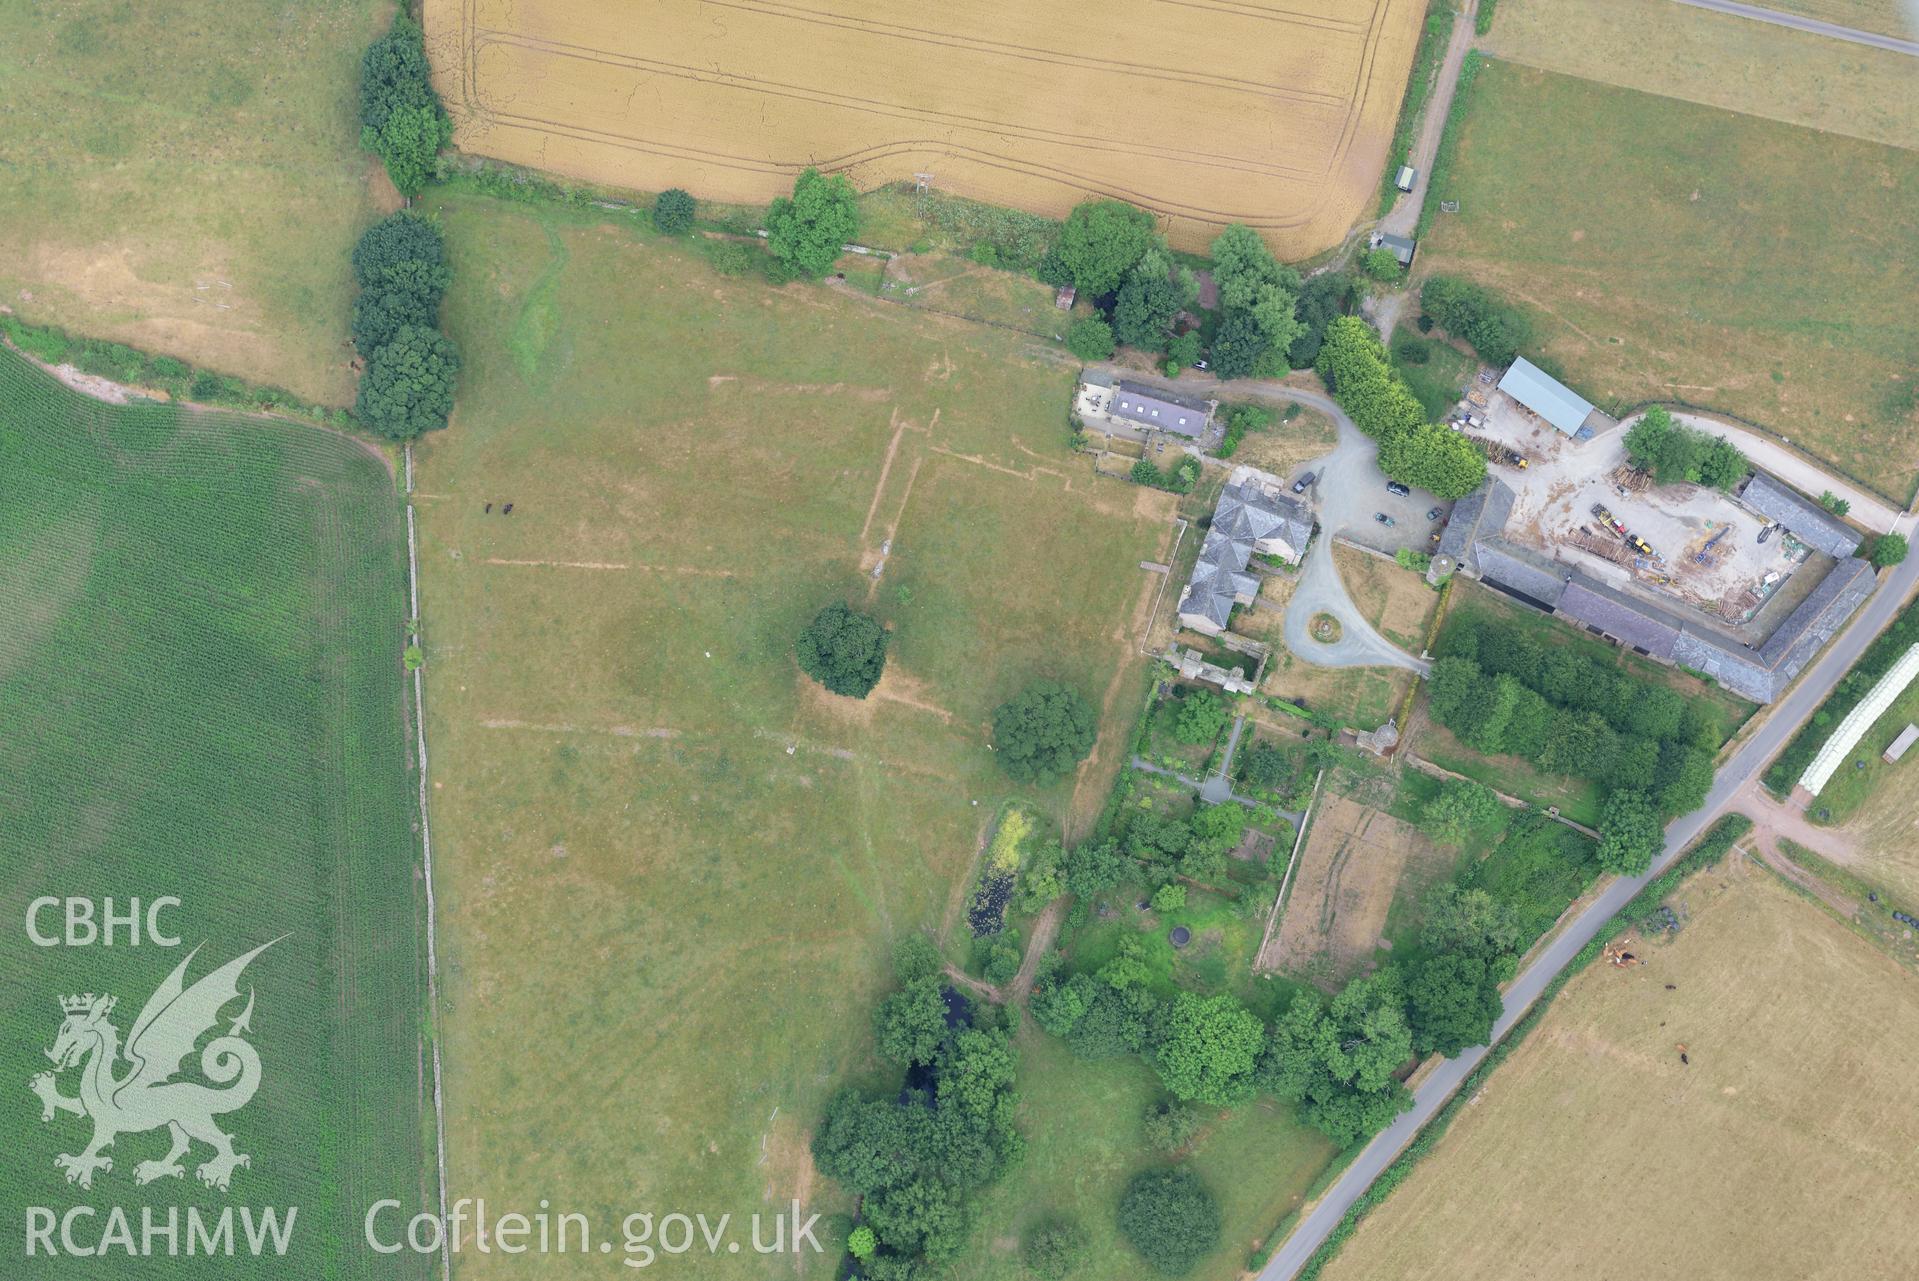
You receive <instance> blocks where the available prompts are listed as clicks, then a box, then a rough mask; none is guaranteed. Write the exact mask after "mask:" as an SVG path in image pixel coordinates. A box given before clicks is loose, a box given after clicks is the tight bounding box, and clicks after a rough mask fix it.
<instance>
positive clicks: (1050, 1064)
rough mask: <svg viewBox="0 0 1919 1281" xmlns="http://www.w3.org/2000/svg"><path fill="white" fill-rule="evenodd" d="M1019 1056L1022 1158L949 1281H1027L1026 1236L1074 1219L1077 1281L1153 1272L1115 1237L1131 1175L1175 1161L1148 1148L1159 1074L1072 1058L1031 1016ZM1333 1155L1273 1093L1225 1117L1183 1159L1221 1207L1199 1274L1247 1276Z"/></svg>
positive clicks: (1226, 1279) (1136, 1064)
mask: <svg viewBox="0 0 1919 1281" xmlns="http://www.w3.org/2000/svg"><path fill="white" fill-rule="evenodd" d="M1019 1051H1020V1096H1021V1097H1020V1102H1021V1107H1020V1128H1021V1130H1022V1131H1023V1132H1024V1133H1025V1135H1026V1142H1027V1152H1026V1157H1025V1159H1024V1160H1023V1161H1022V1162H1021V1163H1020V1164H1019V1166H1018V1167H1016V1168H1015V1169H1014V1170H1013V1172H1012V1173H1011V1174H1009V1175H1008V1176H1007V1177H1006V1179H1005V1180H1004V1181H1003V1182H1002V1183H1000V1184H999V1185H998V1186H997V1187H995V1188H993V1189H991V1190H990V1191H989V1192H988V1193H987V1195H986V1196H985V1197H983V1198H982V1199H981V1202H980V1218H981V1219H982V1220H983V1221H984V1222H985V1223H987V1224H988V1225H989V1227H988V1228H987V1230H985V1231H982V1232H981V1233H979V1234H978V1236H977V1238H976V1239H975V1241H974V1244H973V1246H972V1248H971V1249H969V1250H968V1252H967V1253H966V1255H965V1256H964V1257H963V1258H961V1259H960V1260H958V1261H957V1262H955V1263H954V1264H952V1265H951V1266H950V1267H949V1268H948V1269H947V1271H946V1274H945V1275H947V1276H949V1277H951V1278H952V1281H1030V1278H1031V1277H1032V1273H1030V1272H1028V1271H1027V1270H1026V1268H1025V1267H1024V1266H1023V1265H1022V1264H1021V1263H1020V1260H1019V1254H1018V1240H1019V1235H1020V1233H1021V1232H1023V1231H1024V1230H1026V1229H1027V1228H1030V1227H1034V1226H1036V1225H1038V1224H1040V1223H1042V1222H1044V1221H1046V1220H1047V1219H1050V1218H1055V1217H1066V1218H1071V1219H1073V1220H1075V1221H1077V1222H1078V1223H1079V1224H1080V1226H1081V1227H1083V1228H1084V1229H1085V1230H1086V1234H1087V1237H1088V1249H1087V1254H1086V1259H1085V1261H1084V1262H1083V1263H1082V1264H1081V1265H1080V1268H1079V1270H1078V1271H1077V1272H1076V1273H1075V1274H1074V1275H1075V1276H1083V1277H1102V1278H1104V1277H1146V1276H1150V1275H1153V1274H1152V1273H1151V1271H1150V1269H1149V1268H1148V1267H1147V1266H1146V1264H1145V1263H1143V1262H1142V1261H1141V1259H1140V1257H1139V1255H1138V1254H1136V1253H1134V1252H1133V1249H1132V1247H1130V1246H1129V1245H1127V1244H1126V1242H1125V1240H1124V1239H1123V1238H1122V1237H1121V1236H1120V1235H1119V1231H1118V1228H1117V1226H1116V1224H1115V1222H1114V1215H1113V1208H1114V1206H1116V1205H1117V1204H1118V1203H1119V1197H1120V1193H1121V1192H1122V1191H1123V1190H1124V1189H1125V1186H1126V1181H1127V1180H1128V1179H1130V1178H1131V1177H1132V1176H1133V1174H1134V1172H1135V1171H1138V1170H1142V1169H1146V1168H1148V1167H1152V1166H1160V1165H1167V1164H1170V1163H1171V1162H1172V1159H1173V1158H1171V1157H1169V1156H1165V1155H1162V1154H1159V1153H1156V1152H1151V1151H1149V1150H1147V1149H1146V1147H1145V1144H1144V1142H1143V1141H1142V1139H1141V1136H1140V1122H1141V1119H1142V1118H1143V1116H1144V1115H1145V1112H1146V1109H1147V1107H1148V1106H1150V1105H1151V1104H1153V1103H1154V1102H1156V1101H1157V1100H1159V1099H1161V1098H1162V1097H1163V1096H1164V1091H1163V1090H1162V1089H1161V1088H1160V1084H1159V1078H1158V1077H1157V1076H1155V1075H1154V1073H1153V1069H1152V1068H1151V1067H1149V1066H1148V1065H1147V1064H1146V1063H1145V1062H1144V1061H1143V1060H1141V1059H1139V1058H1138V1057H1134V1056H1127V1057H1123V1058H1117V1059H1103V1060H1100V1061H1097V1062H1091V1063H1089V1062H1085V1061H1083V1060H1080V1059H1076V1058H1074V1057H1073V1055H1072V1053H1071V1052H1070V1051H1068V1050H1067V1048H1066V1046H1065V1045H1064V1044H1063V1043H1062V1042H1060V1041H1058V1040H1055V1039H1054V1038H1052V1037H1050V1036H1047V1035H1046V1034H1045V1033H1044V1032H1042V1031H1040V1030H1039V1028H1038V1027H1037V1026H1033V1025H1031V1024H1030V1021H1029V1026H1028V1027H1027V1029H1026V1030H1025V1031H1023V1032H1022V1033H1021V1034H1020V1037H1019ZM1332 1157H1333V1148H1332V1144H1331V1143H1329V1142H1328V1141H1327V1140H1325V1139H1324V1138H1322V1137H1320V1136H1319V1135H1318V1134H1317V1133H1315V1132H1313V1131H1311V1130H1308V1129H1306V1128H1305V1127H1304V1126H1301V1125H1300V1124H1299V1123H1298V1122H1296V1121H1295V1120H1294V1119H1293V1118H1292V1115H1291V1109H1290V1108H1288V1107H1287V1106H1286V1105H1285V1104H1282V1103H1278V1102H1276V1101H1274V1100H1273V1099H1271V1098H1265V1097H1262V1098H1259V1099H1256V1100H1254V1101H1253V1102H1251V1103H1248V1104H1246V1105H1245V1106H1243V1107H1239V1108H1233V1109H1231V1110H1229V1111H1226V1112H1223V1113H1220V1114H1219V1115H1218V1116H1217V1118H1216V1119H1215V1120H1213V1121H1212V1122H1211V1123H1210V1124H1209V1125H1208V1126H1207V1127H1206V1128H1205V1130H1203V1131H1202V1132H1201V1135H1200V1137H1199V1138H1198V1139H1197V1140H1196V1141H1195V1142H1194V1144H1193V1145H1192V1148H1191V1150H1190V1151H1189V1152H1187V1153H1185V1154H1184V1156H1183V1158H1182V1160H1183V1163H1184V1164H1185V1165H1186V1166H1187V1167H1188V1168H1190V1169H1191V1170H1193V1171H1194V1173H1196V1174H1198V1175H1199V1176H1200V1178H1202V1179H1204V1180H1205V1182H1206V1184H1207V1186H1208V1187H1210V1188H1211V1189H1212V1190H1213V1194H1214V1195H1215V1196H1216V1197H1217V1198H1218V1199H1219V1207H1220V1221H1221V1226H1220V1248H1219V1249H1218V1251H1216V1252H1215V1253H1214V1254H1213V1255H1211V1256H1210V1257H1209V1258H1207V1259H1206V1260H1205V1261H1204V1262H1203V1263H1201V1264H1200V1266H1199V1267H1198V1268H1196V1269H1195V1270H1194V1271H1193V1272H1192V1273H1191V1276H1192V1277H1193V1278H1195V1279H1196V1281H1231V1279H1232V1278H1235V1277H1237V1276H1239V1275H1240V1274H1241V1270H1242V1268H1243V1265H1244V1264H1245V1262H1246V1257H1247V1255H1248V1253H1249V1252H1251V1251H1252V1250H1253V1249H1255V1248H1256V1247H1257V1246H1258V1245H1259V1244H1260V1243H1262V1242H1263V1241H1264V1240H1265V1239H1266V1236H1267V1234H1268V1233H1270V1232H1271V1231H1272V1229H1273V1228H1274V1226H1275V1225H1277V1224H1278V1223H1279V1221H1280V1220H1281V1219H1282V1218H1283V1217H1284V1216H1285V1215H1286V1214H1288V1213H1289V1212H1290V1211H1292V1210H1294V1209H1296V1208H1298V1206H1299V1205H1300V1203H1301V1202H1302V1200H1303V1199H1304V1197H1305V1194H1306V1193H1307V1191H1308V1190H1309V1189H1310V1187H1311V1186H1312V1183H1313V1180H1314V1179H1315V1177H1317V1176H1318V1175H1319V1174H1320V1172H1321V1171H1322V1170H1323V1169H1324V1168H1325V1166H1326V1163H1327V1162H1328V1161H1330V1160H1331V1159H1332Z"/></svg>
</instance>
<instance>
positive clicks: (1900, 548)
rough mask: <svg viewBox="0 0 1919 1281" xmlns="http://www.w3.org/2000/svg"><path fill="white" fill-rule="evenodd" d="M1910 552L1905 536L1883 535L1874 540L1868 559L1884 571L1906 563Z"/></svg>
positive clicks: (1868, 552)
mask: <svg viewBox="0 0 1919 1281" xmlns="http://www.w3.org/2000/svg"><path fill="white" fill-rule="evenodd" d="M1908 550H1909V549H1908V547H1907V544H1906V536H1905V535H1904V534H1881V535H1879V537H1877V538H1875V539H1873V540H1872V546H1871V548H1870V549H1869V550H1868V551H1867V552H1866V559H1867V560H1870V561H1871V562H1872V563H1873V565H1875V566H1876V567H1878V568H1879V569H1884V568H1886V567H1887V566H1888V565H1897V564H1899V563H1900V562H1902V561H1904V560H1905V559H1906V553H1907V551H1908Z"/></svg>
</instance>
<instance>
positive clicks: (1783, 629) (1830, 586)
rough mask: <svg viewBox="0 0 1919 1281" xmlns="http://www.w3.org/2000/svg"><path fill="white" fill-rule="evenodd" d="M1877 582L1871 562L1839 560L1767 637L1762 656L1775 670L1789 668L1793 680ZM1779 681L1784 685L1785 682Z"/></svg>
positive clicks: (1849, 558) (1860, 603)
mask: <svg viewBox="0 0 1919 1281" xmlns="http://www.w3.org/2000/svg"><path fill="white" fill-rule="evenodd" d="M1874 585H1875V577H1874V574H1873V569H1872V566H1871V565H1868V564H1867V563H1866V562H1865V561H1863V560H1860V559H1859V558H1858V557H1857V556H1849V557H1847V558H1846V559H1845V560H1842V561H1840V562H1839V563H1838V564H1837V565H1834V566H1833V567H1832V572H1831V573H1829V574H1827V575H1826V576H1825V578H1823V579H1821V580H1820V583H1819V586H1817V587H1815V588H1813V589H1812V595H1810V596H1808V597H1806V599H1804V600H1803V601H1800V602H1799V608H1797V609H1795V610H1793V611H1792V613H1790V614H1788V615H1786V621H1785V622H1783V623H1781V624H1779V629H1778V630H1777V631H1775V632H1774V633H1773V634H1772V635H1771V636H1769V637H1767V638H1766V643H1765V644H1764V645H1763V646H1761V647H1760V650H1759V657H1760V659H1761V660H1762V661H1763V662H1764V663H1765V664H1766V666H1768V667H1770V668H1772V669H1773V670H1774V671H1776V672H1778V671H1785V670H1786V669H1787V668H1788V667H1790V668H1791V675H1789V676H1787V677H1786V680H1791V679H1792V676H1796V675H1798V673H1799V669H1800V668H1802V667H1804V666H1805V665H1806V663H1807V662H1808V661H1809V660H1810V659H1811V658H1812V656H1813V655H1814V654H1816V653H1818V652H1819V650H1820V649H1821V648H1822V647H1823V646H1824V645H1825V643H1826V642H1827V641H1829V640H1831V639H1832V636H1833V633H1834V632H1837V631H1838V630H1839V629H1840V627H1842V626H1844V624H1845V621H1846V620H1847V619H1848V618H1851V617H1852V613H1853V611H1854V610H1856V609H1858V608H1859V607H1860V606H1861V605H1863V604H1865V601H1866V597H1868V596H1870V595H1872V589H1873V587H1874ZM1780 684H1781V686H1782V687H1783V686H1784V684H1785V682H1784V681H1782V682H1780Z"/></svg>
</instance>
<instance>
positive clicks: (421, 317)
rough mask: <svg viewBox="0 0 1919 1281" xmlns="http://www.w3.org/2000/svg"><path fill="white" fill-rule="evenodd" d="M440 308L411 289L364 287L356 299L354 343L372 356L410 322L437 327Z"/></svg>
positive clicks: (353, 330)
mask: <svg viewBox="0 0 1919 1281" xmlns="http://www.w3.org/2000/svg"><path fill="white" fill-rule="evenodd" d="M438 310H439V309H438V308H437V307H435V306H431V305H429V304H428V303H427V302H426V301H424V300H423V299H422V298H421V297H420V295H418V294H417V293H414V292H412V291H410V290H404V289H385V288H379V289H365V290H362V291H361V292H360V296H359V297H358V298H355V299H354V300H353V322H352V327H351V332H352V334H353V345H354V346H355V347H357V348H359V350H360V354H361V355H362V356H371V355H372V354H373V353H374V352H376V351H378V350H379V349H380V348H382V347H384V346H386V345H387V344H388V343H390V342H392V341H393V339H394V337H395V336H396V335H398V334H399V332H400V330H401V329H403V328H405V327H406V326H408V325H415V326H420V327H423V328H433V327H435V326H436V325H437V324H438V323H439V314H438Z"/></svg>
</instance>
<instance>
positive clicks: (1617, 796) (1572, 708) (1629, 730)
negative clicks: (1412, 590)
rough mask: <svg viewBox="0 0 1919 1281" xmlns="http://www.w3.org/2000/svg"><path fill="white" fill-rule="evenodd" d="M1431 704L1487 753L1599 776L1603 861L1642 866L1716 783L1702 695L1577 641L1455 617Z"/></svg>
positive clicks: (1712, 735)
mask: <svg viewBox="0 0 1919 1281" xmlns="http://www.w3.org/2000/svg"><path fill="white" fill-rule="evenodd" d="M1438 653H1439V658H1438V659H1437V661H1435V662H1434V664H1433V670H1432V675H1431V678H1430V680H1429V683H1428V710H1429V712H1430V714H1431V715H1432V717H1433V719H1434V720H1435V721H1437V722H1439V723H1440V724H1441V725H1444V726H1445V727H1446V728H1447V729H1449V730H1451V731H1452V732H1453V733H1454V734H1455V735H1457V736H1458V737H1459V739H1460V741H1462V742H1464V743H1465V744H1466V745H1467V746H1469V747H1471V748H1473V749H1474V750H1476V751H1479V752H1483V753H1486V754H1487V755H1509V756H1520V757H1524V758H1525V759H1527V760H1528V761H1530V762H1532V764H1533V765H1534V766H1535V767H1537V768H1539V769H1541V770H1544V771H1546V772H1547V773H1551V774H1565V775H1569V776H1572V777H1576V778H1584V779H1590V780H1591V781H1593V782H1595V783H1597V784H1599V786H1600V787H1601V788H1602V789H1603V791H1604V793H1605V796H1604V800H1603V802H1602V805H1601V812H1600V823H1599V831H1600V844H1599V859H1600V863H1601V865H1602V866H1604V867H1605V868H1606V869H1607V870H1608V871H1613V872H1619V873H1622V874H1625V875H1637V874H1638V873H1640V872H1642V871H1644V870H1645V869H1646V867H1647V865H1648V864H1649V863H1651V861H1652V858H1653V856H1654V855H1655V854H1656V853H1658V851H1659V848H1660V846H1661V843H1662V841H1663V830H1664V826H1665V820H1666V819H1667V818H1670V817H1672V816H1674V815H1678V814H1684V813H1687V812H1689V811H1691V810H1693V809H1696V808H1698V806H1699V805H1700V804H1702V803H1703V802H1704V801H1705V799H1706V794H1707V792H1708V791H1710V790H1711V788H1712V778H1713V755H1714V752H1715V751H1716V749H1717V748H1718V745H1719V736H1718V727H1717V725H1716V724H1715V723H1714V721H1713V718H1712V716H1711V713H1710V712H1709V711H1707V710H1706V707H1705V705H1704V704H1702V703H1700V702H1699V701H1697V700H1687V699H1685V698H1682V697H1681V696H1680V695H1679V694H1677V693H1676V692H1674V691H1673V690H1671V689H1669V688H1667V687H1665V686H1663V685H1656V684H1653V683H1651V682H1648V681H1644V680H1640V679H1638V678H1636V677H1634V676H1632V675H1630V674H1628V673H1626V672H1624V671H1621V670H1619V669H1618V668H1616V667H1613V666H1611V665H1609V664H1607V663H1603V662H1600V661H1597V660H1595V659H1593V658H1591V657H1589V656H1587V655H1585V654H1581V653H1579V652H1578V651H1577V650H1575V649H1573V648H1571V647H1567V646H1542V645H1541V644H1540V643H1539V642H1538V641H1536V640H1534V639H1533V638H1532V637H1531V636H1530V635H1528V634H1527V633H1525V632H1523V631H1520V630H1518V629H1515V628H1511V627H1500V626H1495V625H1492V624H1489V623H1485V622H1482V621H1480V620H1476V619H1463V618H1456V619H1455V620H1453V622H1452V623H1451V624H1449V625H1448V627H1447V628H1446V631H1445V633H1444V634H1443V635H1442V636H1441V637H1440V641H1439V645H1438Z"/></svg>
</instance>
